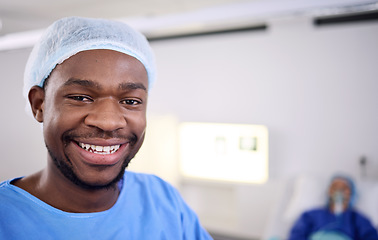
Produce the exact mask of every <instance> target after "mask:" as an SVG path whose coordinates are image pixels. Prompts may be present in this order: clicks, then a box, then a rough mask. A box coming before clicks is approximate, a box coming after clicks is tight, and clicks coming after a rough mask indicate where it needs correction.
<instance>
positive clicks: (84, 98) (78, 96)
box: [68, 95, 92, 102]
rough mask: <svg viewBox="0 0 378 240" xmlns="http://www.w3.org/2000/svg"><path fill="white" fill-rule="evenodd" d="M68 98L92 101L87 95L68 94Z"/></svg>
mask: <svg viewBox="0 0 378 240" xmlns="http://www.w3.org/2000/svg"><path fill="white" fill-rule="evenodd" d="M68 98H69V99H72V100H75V101H79V102H92V99H91V98H90V97H88V96H81V95H73V96H68Z"/></svg>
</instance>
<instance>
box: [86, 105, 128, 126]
mask: <svg viewBox="0 0 378 240" xmlns="http://www.w3.org/2000/svg"><path fill="white" fill-rule="evenodd" d="M123 110H124V109H122V107H121V106H120V104H119V102H118V101H116V100H115V99H111V98H109V99H101V100H97V101H96V102H95V103H93V105H92V109H91V111H90V112H89V114H88V115H87V116H86V118H85V121H84V122H85V124H86V125H88V126H92V127H96V128H99V129H101V130H103V131H114V130H118V129H121V128H123V127H125V126H126V118H125V115H124V112H123Z"/></svg>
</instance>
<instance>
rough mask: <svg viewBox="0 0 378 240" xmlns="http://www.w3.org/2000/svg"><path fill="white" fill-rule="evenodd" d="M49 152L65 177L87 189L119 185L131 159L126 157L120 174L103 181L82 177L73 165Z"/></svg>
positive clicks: (100, 188)
mask: <svg viewBox="0 0 378 240" xmlns="http://www.w3.org/2000/svg"><path fill="white" fill-rule="evenodd" d="M47 149H48V152H49V154H50V156H51V158H52V160H53V162H54V165H55V166H56V167H57V168H58V170H59V171H60V172H61V173H62V175H63V176H64V177H66V178H67V179H68V180H69V181H71V182H72V183H73V184H75V185H76V186H78V187H80V188H83V189H86V190H102V189H111V188H115V187H117V183H118V182H119V181H120V180H121V179H122V178H123V175H124V173H125V169H126V167H127V166H128V164H129V162H130V160H128V159H126V160H125V161H124V163H123V165H122V167H121V169H120V170H119V172H118V174H117V175H116V176H115V177H113V178H110V180H104V181H101V180H99V179H95V180H93V181H90V180H84V179H82V178H81V177H79V176H78V175H77V174H76V173H75V172H74V170H73V169H72V167H71V166H70V165H69V164H68V163H67V162H65V161H63V160H61V159H58V158H56V157H55V156H54V155H52V153H51V151H49V148H47ZM66 159H67V160H68V162H70V160H69V158H68V156H66Z"/></svg>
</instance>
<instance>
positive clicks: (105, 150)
mask: <svg viewBox="0 0 378 240" xmlns="http://www.w3.org/2000/svg"><path fill="white" fill-rule="evenodd" d="M79 146H80V147H81V148H82V149H84V150H86V151H88V152H92V153H97V154H112V153H115V152H116V151H117V150H118V149H119V147H120V146H121V145H113V146H96V145H89V144H85V143H79Z"/></svg>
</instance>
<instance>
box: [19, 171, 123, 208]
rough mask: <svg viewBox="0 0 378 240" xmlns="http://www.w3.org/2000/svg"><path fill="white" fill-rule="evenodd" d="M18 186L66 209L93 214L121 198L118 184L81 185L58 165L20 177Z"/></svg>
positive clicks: (55, 205) (42, 199)
mask: <svg viewBox="0 0 378 240" xmlns="http://www.w3.org/2000/svg"><path fill="white" fill-rule="evenodd" d="M14 185H16V186H18V187H20V188H22V189H24V190H25V191H27V192H29V193H30V194H32V195H34V196H35V197H37V198H38V199H40V200H41V201H43V202H45V203H47V204H49V205H51V206H52V207H55V208H57V209H60V210H62V211H65V212H73V213H90V212H101V211H105V210H107V209H110V208H111V207H112V206H113V205H114V204H115V203H116V201H117V199H118V195H119V193H120V190H119V189H118V187H117V186H114V187H110V188H105V189H97V190H90V189H85V188H82V187H79V186H78V185H76V184H74V183H73V182H71V181H70V180H68V179H67V178H66V177H64V176H63V175H62V174H61V173H60V172H59V170H57V169H54V167H51V166H50V167H47V168H46V169H44V170H42V171H40V172H37V173H35V174H33V175H30V176H28V177H25V178H23V179H21V180H18V181H16V182H15V183H14Z"/></svg>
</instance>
